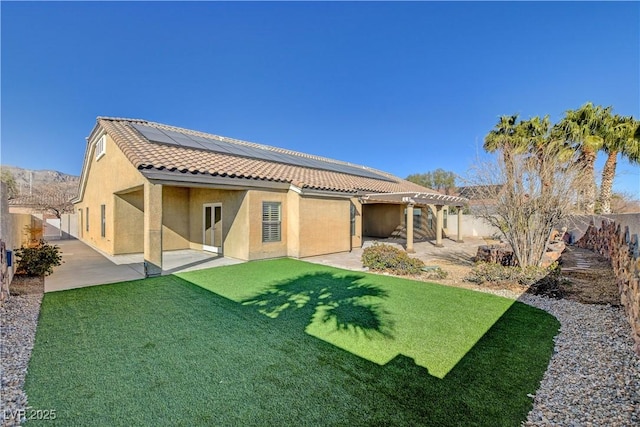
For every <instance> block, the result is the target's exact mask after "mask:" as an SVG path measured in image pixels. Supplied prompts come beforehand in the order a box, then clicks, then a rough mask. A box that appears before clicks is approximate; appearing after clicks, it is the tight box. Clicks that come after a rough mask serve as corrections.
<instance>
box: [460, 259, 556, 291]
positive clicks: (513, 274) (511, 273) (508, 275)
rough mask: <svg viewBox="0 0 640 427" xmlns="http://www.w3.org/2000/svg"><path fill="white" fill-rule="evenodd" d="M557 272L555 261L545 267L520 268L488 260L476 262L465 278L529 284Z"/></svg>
mask: <svg viewBox="0 0 640 427" xmlns="http://www.w3.org/2000/svg"><path fill="white" fill-rule="evenodd" d="M557 272H558V264H557V263H553V264H552V265H550V266H549V267H547V268H545V267H536V266H528V267H525V268H520V267H510V266H504V265H501V264H495V263H489V262H478V263H476V265H475V266H474V267H473V269H471V272H470V273H469V275H468V276H467V277H466V280H467V281H469V282H474V283H485V282H489V283H499V282H511V283H518V284H520V285H522V286H530V285H532V284H534V283H536V282H538V281H539V280H541V279H543V278H545V277H547V276H549V275H557Z"/></svg>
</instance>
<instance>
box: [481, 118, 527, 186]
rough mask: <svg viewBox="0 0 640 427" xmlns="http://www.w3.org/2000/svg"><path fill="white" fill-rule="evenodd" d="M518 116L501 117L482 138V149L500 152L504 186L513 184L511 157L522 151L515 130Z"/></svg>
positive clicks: (513, 171)
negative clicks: (503, 170) (504, 178)
mask: <svg viewBox="0 0 640 427" xmlns="http://www.w3.org/2000/svg"><path fill="white" fill-rule="evenodd" d="M517 122H518V115H517V114H514V115H511V116H501V117H500V119H499V120H498V123H497V124H496V125H495V127H494V128H493V129H492V130H491V131H490V132H489V133H488V134H487V136H485V137H484V149H485V150H486V151H488V152H489V153H493V152H495V151H498V150H500V151H502V159H503V162H504V166H505V174H506V181H507V182H506V185H507V186H512V185H513V184H514V176H515V170H514V168H515V166H514V164H513V161H514V160H513V156H514V155H515V154H517V153H520V152H522V151H523V142H522V137H521V135H520V134H519V132H518V129H517V126H518V125H517Z"/></svg>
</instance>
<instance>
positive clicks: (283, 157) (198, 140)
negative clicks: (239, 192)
mask: <svg viewBox="0 0 640 427" xmlns="http://www.w3.org/2000/svg"><path fill="white" fill-rule="evenodd" d="M132 126H133V127H134V128H135V129H136V130H137V131H138V132H140V133H141V134H142V135H143V136H144V137H145V138H147V139H148V140H149V141H152V142H157V143H161V144H168V145H176V146H179V147H187V148H195V149H198V150H206V151H212V152H215V153H220V154H231V155H235V156H241V157H248V158H251V159H259V160H266V161H270V162H278V163H284V164H288V165H293V166H301V167H309V168H314V169H321V170H327V171H333V172H340V173H345V174H348V175H355V176H361V177H365V178H374V179H378V180H383V181H391V180H390V179H389V178H387V177H385V176H382V175H378V174H377V173H375V172H372V171H370V170H367V169H364V168H362V167H357V166H352V165H345V164H340V163H332V162H327V161H324V160H319V159H312V158H308V157H301V156H296V155H293V154H287V153H279V152H277V151H271V150H268V149H264V148H258V147H251V146H245V145H240V144H235V143H232V142H227V141H221V140H219V139H213V138H204V137H201V136H195V135H188V134H183V133H180V132H176V131H171V130H160V129H157V128H153V127H150V126H144V125H140V124H137V123H132Z"/></svg>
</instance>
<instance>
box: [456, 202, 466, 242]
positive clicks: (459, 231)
mask: <svg viewBox="0 0 640 427" xmlns="http://www.w3.org/2000/svg"><path fill="white" fill-rule="evenodd" d="M456 242H458V243H464V240H462V206H458V240H456Z"/></svg>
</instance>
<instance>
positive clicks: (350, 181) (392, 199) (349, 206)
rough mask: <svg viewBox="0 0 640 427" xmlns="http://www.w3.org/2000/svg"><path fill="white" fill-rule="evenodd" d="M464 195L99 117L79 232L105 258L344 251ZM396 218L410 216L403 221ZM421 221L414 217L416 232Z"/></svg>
mask: <svg viewBox="0 0 640 427" xmlns="http://www.w3.org/2000/svg"><path fill="white" fill-rule="evenodd" d="M465 201H466V200H464V199H462V198H459V197H455V196H446V195H443V194H439V193H437V192H435V191H433V190H429V189H427V188H424V187H421V186H419V185H417V184H414V183H411V182H408V181H405V180H403V179H400V178H397V177H395V176H393V175H390V174H388V173H385V172H382V171H378V170H374V169H371V168H367V167H364V166H359V165H355V164H352V163H347V162H341V161H337V160H332V159H328V158H324V157H319V156H313V155H309V154H304V153H299V152H295V151H291V150H285V149H280V148H275V147H270V146H265V145H260V144H255V143H251V142H246V141H240V140H237V139H232V138H226V137H222V136H217V135H212V134H207V133H202V132H196V131H192V130H187V129H182V128H177V127H173V126H167V125H163V124H159V123H153V122H149V121H145V120H133V119H122V118H108V117H98V119H97V123H96V125H95V127H94V128H93V130H92V132H91V133H90V135H89V137H88V138H87V147H86V152H85V158H84V165H83V169H82V175H81V178H80V186H79V194H78V196H77V198H76V199H75V200H74V208H75V212H76V213H77V216H78V237H79V238H80V239H81V240H83V241H84V242H86V243H88V244H89V245H91V246H94V247H96V248H98V249H100V250H102V251H104V252H106V253H108V254H112V255H116V254H127V253H140V252H143V253H144V259H145V271H146V273H147V275H150V276H151V275H157V274H160V272H161V271H162V251H170V250H177V249H196V250H204V251H211V252H216V253H220V254H224V256H228V257H232V258H238V259H241V260H256V259H264V258H275V257H294V258H302V257H308V256H313V255H321V254H328V253H335V252H343V251H350V250H351V249H352V248H354V247H360V246H361V245H362V241H363V236H372V237H388V236H389V234H390V233H391V232H393V230H395V229H396V228H397V227H398V226H399V225H401V224H405V225H406V229H407V250H409V251H411V250H412V249H413V229H414V227H416V226H414V224H413V223H414V216H415V217H417V218H419V217H420V216H421V215H420V213H421V212H426V209H428V208H429V206H431V207H432V208H433V210H434V212H436V217H437V219H438V221H435V222H436V223H438V224H440V226H439V227H438V226H437V225H436V227H437V230H436V231H437V232H436V233H435V234H436V237H437V243H440V240H439V239H441V237H442V234H441V229H442V225H441V224H442V211H443V207H444V206H447V205H456V206H461V205H462V204H464V202H465ZM405 212H412V213H413V214H414V215H408V216H406V218H405ZM422 223H423V222H419V223H418V224H420V225H419V226H421V224H422Z"/></svg>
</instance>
